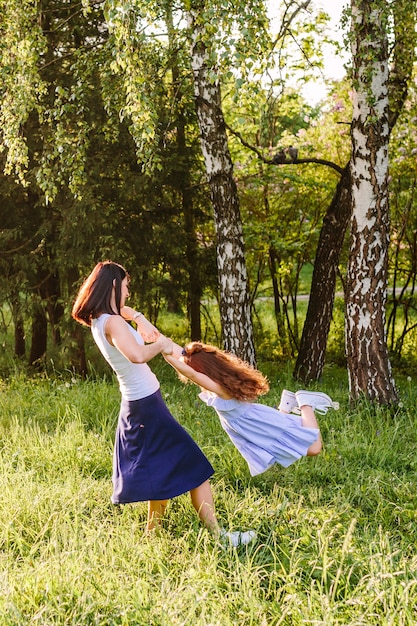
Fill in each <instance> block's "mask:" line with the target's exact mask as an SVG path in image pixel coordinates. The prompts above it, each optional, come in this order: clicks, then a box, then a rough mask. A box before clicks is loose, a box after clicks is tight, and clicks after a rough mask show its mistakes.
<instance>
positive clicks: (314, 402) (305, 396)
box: [295, 390, 339, 415]
mask: <svg viewBox="0 0 417 626" xmlns="http://www.w3.org/2000/svg"><path fill="white" fill-rule="evenodd" d="M295 397H296V398H297V403H298V406H299V407H300V408H301V407H302V406H304V405H307V406H311V407H312V408H313V409H314V411H317V413H320V414H321V415H325V414H326V413H327V411H328V409H335V410H336V411H337V410H338V409H339V403H338V402H333V400H332V399H331V398H330V396H328V395H327V394H325V393H322V392H321V391H303V390H300V391H296V392H295Z"/></svg>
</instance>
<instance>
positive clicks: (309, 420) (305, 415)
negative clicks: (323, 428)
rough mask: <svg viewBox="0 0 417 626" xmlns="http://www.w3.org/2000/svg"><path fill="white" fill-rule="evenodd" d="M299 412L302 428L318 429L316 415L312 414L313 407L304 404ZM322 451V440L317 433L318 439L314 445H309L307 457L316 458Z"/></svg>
mask: <svg viewBox="0 0 417 626" xmlns="http://www.w3.org/2000/svg"><path fill="white" fill-rule="evenodd" d="M300 410H301V422H302V424H303V426H307V427H308V428H319V425H318V422H317V419H316V415H315V413H314V409H313V407H311V406H309V405H308V404H304V405H303V406H302V407H300ZM321 449H322V440H321V435H320V433H319V436H318V438H317V439H316V441H314V443H312V444H311V446H310V447H309V449H308V450H307V456H316V455H317V454H319V453H320V452H321Z"/></svg>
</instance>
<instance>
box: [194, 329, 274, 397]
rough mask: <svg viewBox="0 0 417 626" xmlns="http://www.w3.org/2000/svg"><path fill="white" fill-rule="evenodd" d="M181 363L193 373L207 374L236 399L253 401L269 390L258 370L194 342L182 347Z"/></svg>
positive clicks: (266, 381)
mask: <svg viewBox="0 0 417 626" xmlns="http://www.w3.org/2000/svg"><path fill="white" fill-rule="evenodd" d="M183 360H184V362H185V363H187V365H189V366H190V367H192V368H193V369H194V370H195V371H196V372H200V373H202V374H206V375H207V376H208V377H209V378H211V379H212V380H214V381H215V382H216V383H218V384H219V385H221V386H222V387H224V389H226V390H227V391H228V392H229V393H230V395H231V396H232V397H233V398H235V399H236V400H241V401H242V402H253V401H254V400H256V399H257V398H258V396H261V395H263V394H265V393H267V392H268V391H269V383H268V380H267V379H266V377H265V376H264V375H263V374H262V372H260V371H259V370H257V369H255V368H254V367H252V366H251V365H250V364H249V363H246V362H245V361H242V359H239V358H238V357H237V356H235V355H234V354H230V353H229V352H224V351H223V350H219V349H218V348H216V347H214V346H210V345H208V344H204V343H201V342H199V341H193V342H191V343H189V344H188V345H187V346H185V348H184V350H183Z"/></svg>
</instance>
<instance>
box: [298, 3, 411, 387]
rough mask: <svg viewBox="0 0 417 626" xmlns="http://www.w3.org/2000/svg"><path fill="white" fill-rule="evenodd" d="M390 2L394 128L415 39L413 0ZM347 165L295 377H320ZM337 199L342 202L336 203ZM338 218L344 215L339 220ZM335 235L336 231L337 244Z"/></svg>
mask: <svg viewBox="0 0 417 626" xmlns="http://www.w3.org/2000/svg"><path fill="white" fill-rule="evenodd" d="M365 4H366V3H365ZM368 5H369V2H368ZM391 8H392V11H393V24H394V34H395V45H394V48H393V64H392V67H391V72H390V77H389V105H390V109H389V128H390V130H392V128H393V127H394V125H395V123H396V121H397V119H398V116H399V114H400V112H401V110H402V108H403V106H404V102H405V100H406V98H407V93H408V82H409V81H410V80H411V77H412V73H413V65H414V59H415V50H416V41H417V33H416V28H415V25H416V20H417V10H416V4H415V0H396V2H395V3H393V4H392V6H391ZM323 164H324V163H323ZM349 168H350V164H349V165H348V166H346V167H345V169H344V171H343V175H342V179H341V180H340V182H339V185H338V187H337V189H336V194H335V196H334V198H333V200H332V204H331V206H330V208H329V211H328V213H327V215H326V218H325V220H324V224H323V229H325V231H327V234H326V232H325V233H321V234H320V240H319V245H318V249H317V254H316V260H315V263H314V273H313V281H312V285H311V293H310V301H309V306H308V310H307V317H306V320H305V324H304V329H303V336H302V338H301V345H300V352H299V355H298V359H297V363H296V366H295V371H294V376H295V377H296V378H299V379H300V380H303V381H306V382H307V381H309V380H318V379H319V378H320V376H321V374H322V369H323V365H324V358H325V352H326V346H327V337H328V332H329V328H330V320H329V319H328V317H326V315H323V312H327V313H329V312H330V311H331V310H332V307H333V301H334V292H335V283H334V284H333V286H332V282H331V281H329V280H327V279H326V277H328V276H333V275H334V276H336V272H337V264H338V262H339V256H340V246H341V245H342V243H343V236H341V235H342V234H343V233H344V232H345V229H346V225H345V224H343V221H344V220H345V219H347V220H348V219H349V217H350V215H351V214H352V207H349V208H348V202H349V198H351V195H352V190H351V188H350V186H351V184H352V182H351V178H350V169H349ZM339 203H340V206H338V205H339ZM328 219H329V220H330V223H329V221H328ZM334 219H336V222H334V223H333V220H334ZM339 219H340V220H341V223H340V224H339ZM326 222H327V223H326ZM333 229H335V231H334V232H332V231H333ZM332 236H334V240H333V245H332ZM322 246H323V249H322ZM333 247H334V249H333ZM322 281H323V282H322ZM322 285H326V289H323V288H322ZM322 316H323V317H322Z"/></svg>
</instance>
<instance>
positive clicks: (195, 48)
mask: <svg viewBox="0 0 417 626" xmlns="http://www.w3.org/2000/svg"><path fill="white" fill-rule="evenodd" d="M195 18H196V19H195ZM189 22H190V26H191V30H192V34H193V35H192V36H193V42H192V51H191V63H192V69H193V75H194V93H195V98H196V111H197V117H198V123H199V128H200V140H201V147H202V152H203V155H204V159H205V164H206V172H207V178H208V181H209V184H210V192H211V200H212V204H213V210H214V219H215V226H216V236H217V265H218V278H219V287H220V318H221V323H222V332H223V342H224V347H225V349H226V350H228V351H230V352H233V353H234V354H237V355H238V356H239V357H240V358H242V359H244V360H245V361H248V362H249V363H251V364H255V361H256V358H255V347H254V341H253V329H252V321H251V311H250V300H249V289H248V281H247V272H246V261H245V254H244V245H243V233H242V222H241V216H240V207H239V198H238V194H237V187H236V182H235V180H234V178H233V165H232V160H231V157H230V152H229V147H228V142H227V134H226V127H225V123H224V118H223V113H222V110H221V97H220V86H219V84H218V82H217V81H213V79H212V78H210V76H209V71H208V70H209V68H208V66H207V64H206V60H207V50H206V47H205V45H204V43H203V35H204V27H203V26H201V24H199V22H198V19H197V16H193V15H192V14H190V15H189Z"/></svg>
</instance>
